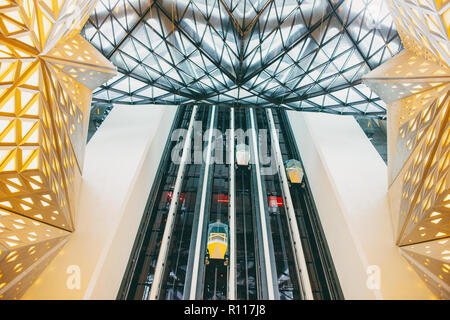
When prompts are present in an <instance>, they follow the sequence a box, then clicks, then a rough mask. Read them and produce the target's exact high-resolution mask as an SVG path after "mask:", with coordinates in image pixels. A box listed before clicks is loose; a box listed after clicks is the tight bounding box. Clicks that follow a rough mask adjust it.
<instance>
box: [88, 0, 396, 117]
mask: <svg viewBox="0 0 450 320" xmlns="http://www.w3.org/2000/svg"><path fill="white" fill-rule="evenodd" d="M81 33H82V35H83V36H84V37H85V38H86V39H87V40H89V41H90V42H91V43H92V44H93V45H94V46H95V47H96V48H97V49H98V50H100V51H101V52H102V53H103V55H104V56H105V57H107V58H108V59H110V61H111V62H112V63H113V64H115V65H116V66H117V67H118V71H119V72H118V75H117V76H116V77H114V78H113V79H111V80H110V81H108V82H107V83H105V84H104V85H102V86H101V87H100V88H99V89H97V90H96V91H95V92H94V95H93V104H94V105H101V104H112V103H118V104H191V103H206V104H216V105H230V106H261V107H272V106H280V107H285V108H288V109H295V110H303V111H316V112H328V113H335V114H357V115H371V116H378V117H385V114H386V106H385V104H384V103H383V102H382V101H381V99H380V98H379V97H378V96H377V95H376V94H375V93H374V92H372V91H371V90H370V89H369V88H368V87H366V86H365V85H364V84H362V83H361V78H362V76H363V75H364V74H366V73H368V72H369V71H370V70H372V69H374V68H375V67H377V66H378V65H379V64H381V63H382V62H384V61H386V60H387V59H389V58H390V57H392V56H394V55H396V54H397V53H398V52H399V51H401V50H402V48H403V47H402V45H401V42H400V38H399V36H398V34H397V31H396V28H395V25H394V23H393V21H392V19H391V17H390V14H389V11H388V8H387V7H386V4H385V2H384V1H380V0H303V1H302V0H164V1H162V0H156V1H149V0H99V2H98V4H97V7H96V10H95V12H94V13H93V14H92V16H91V17H90V19H89V21H88V22H87V24H86V25H85V27H84V29H83V30H82V32H81Z"/></svg>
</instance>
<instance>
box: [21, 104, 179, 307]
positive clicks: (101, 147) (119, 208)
mask: <svg viewBox="0 0 450 320" xmlns="http://www.w3.org/2000/svg"><path fill="white" fill-rule="evenodd" d="M176 109H177V108H176V107H175V106H150V105H145V106H120V105H116V106H114V108H113V110H112V111H111V113H110V114H109V116H108V117H107V118H106V120H105V121H104V122H103V123H102V125H101V126H100V128H99V129H98V131H97V132H96V133H95V135H94V136H93V137H92V139H91V140H90V141H89V143H88V145H87V148H86V158H85V162H84V169H83V181H82V186H81V191H80V198H79V206H78V212H77V214H76V217H75V231H74V232H73V234H72V235H71V236H70V238H69V240H68V242H67V244H66V245H65V246H64V247H63V249H62V250H61V251H60V252H59V253H58V255H57V256H56V257H55V258H54V260H53V261H52V262H51V263H50V265H49V266H48V267H47V269H46V270H45V271H44V272H43V273H42V274H41V275H40V276H39V278H38V279H37V280H36V282H35V283H34V284H33V285H32V286H31V287H30V288H29V289H28V291H27V292H26V293H25V295H24V296H23V297H22V299H115V298H116V296H117V292H118V289H119V287H120V283H121V281H122V277H123V274H124V271H125V269H126V266H127V263H128V259H129V256H130V253H131V249H132V246H133V244H134V240H135V237H136V233H137V230H138V227H139V224H140V221H141V217H142V214H143V211H144V208H145V205H146V202H147V198H148V195H149V193H150V189H151V187H152V183H153V179H154V177H155V175H156V172H157V169H158V165H159V162H160V159H161V155H162V152H163V150H164V147H165V144H166V141H167V137H168V134H169V131H170V128H171V125H172V122H173V120H174V117H175V113H176ZM78 276H79V277H78ZM78 279H79V282H78Z"/></svg>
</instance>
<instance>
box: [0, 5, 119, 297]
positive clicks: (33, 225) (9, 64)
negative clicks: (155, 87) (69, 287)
mask: <svg viewBox="0 0 450 320" xmlns="http://www.w3.org/2000/svg"><path fill="white" fill-rule="evenodd" d="M95 4H96V1H90V0H66V1H45V0H33V1H23V2H22V1H9V0H4V1H2V2H1V3H0V268H1V273H0V298H2V297H3V298H18V297H19V296H20V293H22V292H23V291H24V290H25V289H26V288H27V287H28V285H29V284H30V281H33V279H35V273H36V272H26V276H23V277H22V276H19V275H20V274H22V273H23V272H24V271H25V270H29V269H32V268H34V269H35V270H36V271H38V270H42V269H43V268H44V266H45V264H46V263H47V262H48V259H49V258H50V257H51V256H53V255H54V254H56V253H55V252H54V250H56V249H57V248H58V246H59V245H60V244H61V241H62V239H63V238H64V237H66V236H67V235H68V233H67V232H66V231H64V230H67V231H72V230H73V219H74V217H73V216H74V213H75V211H76V208H75V203H76V201H75V199H76V195H77V192H78V189H79V188H78V187H79V183H80V179H81V178H80V177H81V168H82V166H83V158H84V148H85V141H86V135H87V126H88V117H89V109H90V103H91V96H92V90H93V89H95V88H96V87H97V86H99V85H100V84H101V83H103V82H105V81H107V80H108V79H110V78H111V77H113V76H114V75H115V73H116V69H115V67H114V66H112V65H111V63H109V61H107V60H106V59H105V58H104V57H103V56H102V55H101V54H100V53H99V52H97V51H96V50H95V49H94V48H93V47H92V46H91V45H90V44H89V43H88V42H87V41H85V40H84V39H83V38H81V36H79V34H78V33H79V31H80V30H81V28H82V26H83V24H84V23H85V22H86V20H87V19H88V17H89V16H90V14H91V13H92V11H93V9H94V7H95ZM2 213H3V214H2ZM2 228H3V229H2ZM44 229H45V232H46V233H45V236H41V234H44V233H43V232H44V231H43V230H44ZM24 230H26V233H24V232H25V231H24ZM27 241H28V242H27ZM28 250H29V252H28ZM31 252H34V253H33V259H30V258H29V256H30V255H31ZM36 257H37V258H36ZM9 260H11V261H10V262H8V261H9ZM34 269H33V270H34ZM17 279H20V281H19V280H17ZM16 280H17V281H16ZM13 287H14V292H15V293H14V294H11V291H10V290H11V288H13Z"/></svg>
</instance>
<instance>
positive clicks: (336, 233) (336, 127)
mask: <svg viewBox="0 0 450 320" xmlns="http://www.w3.org/2000/svg"><path fill="white" fill-rule="evenodd" d="M288 118H289V120H290V122H291V126H292V130H293V132H294V136H295V139H296V142H297V146H298V148H299V151H300V154H301V156H302V160H303V164H304V166H305V171H306V173H307V176H308V180H309V182H310V185H311V189H312V193H313V195H314V200H315V203H316V206H317V209H318V213H319V216H320V220H321V223H322V227H323V229H324V232H325V236H326V238H327V242H328V246H329V248H330V251H331V255H332V257H333V262H334V264H335V267H336V271H337V274H338V277H339V280H340V283H341V287H342V290H343V292H344V296H345V298H346V299H430V298H434V296H433V294H432V293H431V292H430V291H429V290H428V288H427V287H426V286H425V284H424V283H423V282H422V280H421V279H420V278H419V277H418V275H417V274H416V273H415V272H414V271H413V270H412V268H411V267H410V266H409V264H408V263H407V261H406V260H405V259H404V258H403V257H402V256H401V255H400V253H399V250H398V248H397V247H396V246H395V240H394V232H393V228H392V222H391V216H390V214H389V205H388V199H387V168H386V164H385V163H384V161H383V160H382V159H381V157H380V156H379V154H378V153H377V151H376V149H375V148H374V147H373V145H372V144H371V143H370V141H369V140H368V139H367V137H366V135H365V134H364V132H363V131H362V129H361V127H360V126H359V125H358V123H357V122H356V120H355V119H354V118H353V117H352V116H337V115H330V114H324V113H321V114H320V113H307V112H294V111H289V112H288ZM369 266H378V267H379V270H380V271H381V272H380V276H381V277H380V280H381V281H380V287H379V289H369V288H368V286H367V282H368V280H369V286H371V284H374V282H371V279H375V278H373V277H372V278H371V279H369V275H370V274H371V272H369V273H368V271H370V269H369V270H368V268H369ZM373 270H375V268H374V269H373ZM372 275H373V274H372ZM373 288H375V287H373Z"/></svg>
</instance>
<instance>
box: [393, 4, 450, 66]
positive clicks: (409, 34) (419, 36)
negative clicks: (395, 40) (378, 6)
mask: <svg viewBox="0 0 450 320" xmlns="http://www.w3.org/2000/svg"><path fill="white" fill-rule="evenodd" d="M388 3H389V7H390V9H391V13H392V17H393V19H394V21H395V24H396V26H397V31H398V33H399V35H400V38H401V39H402V43H403V45H404V46H405V48H407V49H409V50H411V51H413V52H414V53H415V54H417V55H418V56H424V57H426V58H427V59H428V60H430V61H435V62H438V63H441V64H443V65H446V66H450V48H449V37H450V11H449V10H450V7H449V5H448V1H441V0H437V1H436V0H421V1H408V0H388Z"/></svg>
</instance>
